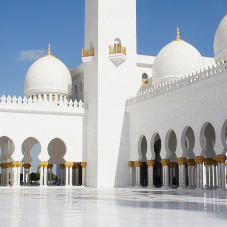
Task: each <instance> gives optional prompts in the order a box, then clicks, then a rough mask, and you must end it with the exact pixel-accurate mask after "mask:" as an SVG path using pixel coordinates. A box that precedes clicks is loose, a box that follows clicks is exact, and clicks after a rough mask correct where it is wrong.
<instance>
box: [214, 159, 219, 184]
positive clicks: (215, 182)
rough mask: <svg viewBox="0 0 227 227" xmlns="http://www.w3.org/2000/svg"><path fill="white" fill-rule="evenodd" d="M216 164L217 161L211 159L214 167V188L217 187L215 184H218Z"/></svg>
mask: <svg viewBox="0 0 227 227" xmlns="http://www.w3.org/2000/svg"><path fill="white" fill-rule="evenodd" d="M217 165H218V163H217V161H216V160H214V161H213V168H214V188H217V186H218V182H217V179H218V178H217Z"/></svg>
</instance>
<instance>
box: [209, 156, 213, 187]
mask: <svg viewBox="0 0 227 227" xmlns="http://www.w3.org/2000/svg"><path fill="white" fill-rule="evenodd" d="M209 168H210V188H211V189H213V187H214V184H213V182H214V181H213V159H212V161H211V162H210V165H209Z"/></svg>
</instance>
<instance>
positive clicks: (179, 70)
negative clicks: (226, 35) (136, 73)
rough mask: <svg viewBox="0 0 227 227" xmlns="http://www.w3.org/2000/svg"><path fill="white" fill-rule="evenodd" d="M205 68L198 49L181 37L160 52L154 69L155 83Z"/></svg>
mask: <svg viewBox="0 0 227 227" xmlns="http://www.w3.org/2000/svg"><path fill="white" fill-rule="evenodd" d="M202 68H204V61H203V58H202V56H201V54H200V53H199V52H198V50H197V49H196V48H195V47H193V46H192V45H190V44H189V43H187V42H185V41H183V40H181V39H180V36H179V30H178V36H177V40H175V41H173V42H171V43H169V44H168V45H166V46H165V47H164V48H162V50H161V51H160V52H159V53H158V55H157V57H156V59H155V61H154V66H153V70H152V78H153V82H152V84H153V85H157V84H161V83H164V82H167V81H170V80H172V79H176V78H179V77H182V76H185V75H188V74H190V73H192V72H193V73H195V72H196V71H199V70H200V69H202Z"/></svg>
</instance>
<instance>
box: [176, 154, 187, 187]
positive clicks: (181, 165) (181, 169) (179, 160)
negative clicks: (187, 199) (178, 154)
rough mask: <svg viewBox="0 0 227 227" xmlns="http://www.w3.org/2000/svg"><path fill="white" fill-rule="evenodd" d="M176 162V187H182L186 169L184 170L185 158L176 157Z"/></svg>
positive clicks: (184, 182)
mask: <svg viewBox="0 0 227 227" xmlns="http://www.w3.org/2000/svg"><path fill="white" fill-rule="evenodd" d="M177 163H178V166H179V187H178V189H184V188H185V186H186V171H185V164H186V158H177Z"/></svg>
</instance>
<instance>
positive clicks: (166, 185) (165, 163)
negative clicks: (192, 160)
mask: <svg viewBox="0 0 227 227" xmlns="http://www.w3.org/2000/svg"><path fill="white" fill-rule="evenodd" d="M161 163H162V174H163V177H162V178H163V186H162V188H164V189H168V188H170V187H169V163H170V161H169V159H162V160H161Z"/></svg>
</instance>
